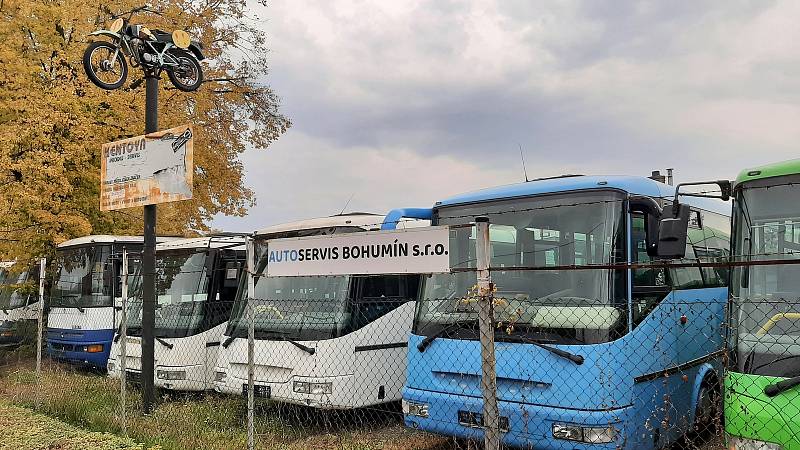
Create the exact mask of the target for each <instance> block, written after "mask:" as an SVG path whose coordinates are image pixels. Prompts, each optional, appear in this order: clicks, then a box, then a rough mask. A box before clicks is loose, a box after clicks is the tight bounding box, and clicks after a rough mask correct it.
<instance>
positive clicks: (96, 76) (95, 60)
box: [83, 41, 128, 91]
mask: <svg viewBox="0 0 800 450" xmlns="http://www.w3.org/2000/svg"><path fill="white" fill-rule="evenodd" d="M114 52H117V57H116V59H115V60H114V61H109V59H110V58H112V57H113V56H114ZM83 70H85V71H86V76H88V77H89V80H91V81H92V83H94V84H95V85H97V87H99V88H102V89H105V90H107V91H111V90H114V89H118V88H119V87H121V86H122V85H123V84H125V80H126V79H127V78H128V63H127V61H125V55H124V54H122V50H119V51H117V47H115V46H114V45H112V44H110V43H108V42H103V41H100V42H92V43H91V44H89V46H88V47H86V51H85V52H84V53H83ZM109 75H110V76H109Z"/></svg>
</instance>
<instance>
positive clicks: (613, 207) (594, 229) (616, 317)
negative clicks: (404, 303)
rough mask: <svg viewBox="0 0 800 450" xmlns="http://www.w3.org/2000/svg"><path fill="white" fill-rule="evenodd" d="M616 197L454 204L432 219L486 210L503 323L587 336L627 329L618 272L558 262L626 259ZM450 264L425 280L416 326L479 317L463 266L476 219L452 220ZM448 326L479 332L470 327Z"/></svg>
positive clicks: (466, 333) (436, 328)
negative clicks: (449, 270) (443, 270)
mask: <svg viewBox="0 0 800 450" xmlns="http://www.w3.org/2000/svg"><path fill="white" fill-rule="evenodd" d="M623 202H624V196H623V194H621V193H617V192H615V191H602V192H591V193H570V194H557V195H546V196H538V197H530V198H525V199H514V200H503V201H495V202H486V203H479V204H471V205H464V206H453V207H445V208H441V209H439V210H438V211H437V219H438V222H437V225H463V224H467V225H468V224H469V223H470V222H472V221H473V220H474V217H478V216H487V217H489V221H490V226H489V234H490V240H491V262H490V266H491V268H492V270H491V276H492V282H493V283H494V285H495V287H496V291H495V293H494V296H495V307H494V309H495V315H496V318H497V320H498V321H500V322H503V323H505V324H507V325H513V326H512V327H505V328H504V329H507V330H509V331H510V330H511V329H513V332H514V333H516V334H523V335H524V336H525V337H527V338H531V339H542V340H543V341H544V340H546V341H548V342H555V343H566V344H591V343H598V342H606V341H609V340H611V339H615V338H617V337H619V336H620V335H622V334H624V333H625V331H626V330H627V326H628V325H627V314H628V312H627V306H626V305H627V301H626V283H625V279H626V278H625V271H624V270H611V269H608V268H606V269H603V268H583V269H581V268H578V269H577V270H574V269H573V270H570V269H566V268H565V266H572V265H575V266H591V265H598V264H613V263H622V262H624V261H625V233H624V224H625V221H624V214H623ZM450 263H451V267H452V268H454V269H456V270H454V271H453V272H452V273H449V274H436V275H432V276H430V277H428V278H427V279H426V280H425V285H424V293H423V296H422V300H421V301H419V302H418V303H417V304H418V307H417V314H416V320H415V332H416V333H417V334H421V335H431V334H434V333H438V332H440V330H442V328H443V327H447V326H448V325H449V324H452V323H454V322H465V321H466V322H474V321H475V320H477V307H476V301H475V293H476V290H477V289H476V282H477V278H476V272H475V271H474V270H469V269H474V268H475V228H474V227H471V226H465V227H453V228H451V231H450ZM523 267H524V268H526V269H536V270H522V268H523ZM459 269H461V270H462V271H459ZM448 335H450V336H451V337H455V338H460V339H478V335H477V333H476V332H475V327H458V329H457V331H454V332H452V333H448Z"/></svg>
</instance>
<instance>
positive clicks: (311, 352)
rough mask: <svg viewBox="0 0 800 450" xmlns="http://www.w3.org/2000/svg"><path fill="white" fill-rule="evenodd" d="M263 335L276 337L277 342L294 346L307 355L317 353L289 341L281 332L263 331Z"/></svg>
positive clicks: (312, 349)
mask: <svg viewBox="0 0 800 450" xmlns="http://www.w3.org/2000/svg"><path fill="white" fill-rule="evenodd" d="M263 333H265V334H267V335H272V336H276V337H277V338H278V339H277V340H279V341H286V342H288V343H290V344H292V345H294V346H295V347H297V348H299V349H300V350H302V351H304V352H306V353H308V354H309V355H313V354H314V353H316V352H317V349H315V348H313V347H308V346H306V345H303V344H301V343H299V342H297V341H294V340H292V339H289V338H288V337H286V336H285V334H286V333H284V332H281V331H264V332H263Z"/></svg>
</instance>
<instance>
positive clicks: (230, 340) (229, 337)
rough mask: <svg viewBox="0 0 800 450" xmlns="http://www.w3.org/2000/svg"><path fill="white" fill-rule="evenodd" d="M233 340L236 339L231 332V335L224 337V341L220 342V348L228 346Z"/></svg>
mask: <svg viewBox="0 0 800 450" xmlns="http://www.w3.org/2000/svg"><path fill="white" fill-rule="evenodd" d="M234 340H236V336H234V335H233V333H231V335H230V336H228V337H227V338H225V341H223V342H222V348H228V346H229V345H231V342H233V341H234Z"/></svg>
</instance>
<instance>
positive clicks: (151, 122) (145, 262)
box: [142, 70, 158, 414]
mask: <svg viewBox="0 0 800 450" xmlns="http://www.w3.org/2000/svg"><path fill="white" fill-rule="evenodd" d="M145 80H146V94H145V113H144V123H145V125H144V132H145V134H147V133H154V132H156V131H158V73H155V72H154V71H152V70H148V71H147V72H145ZM155 271H156V205H146V206H145V207H144V249H143V252H142V410H143V412H144V414H149V413H150V412H151V411H152V410H153V404H154V403H155V392H154V388H153V380H154V378H155V373H154V371H155V338H154V336H153V329H154V328H155V326H156V285H155Z"/></svg>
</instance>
